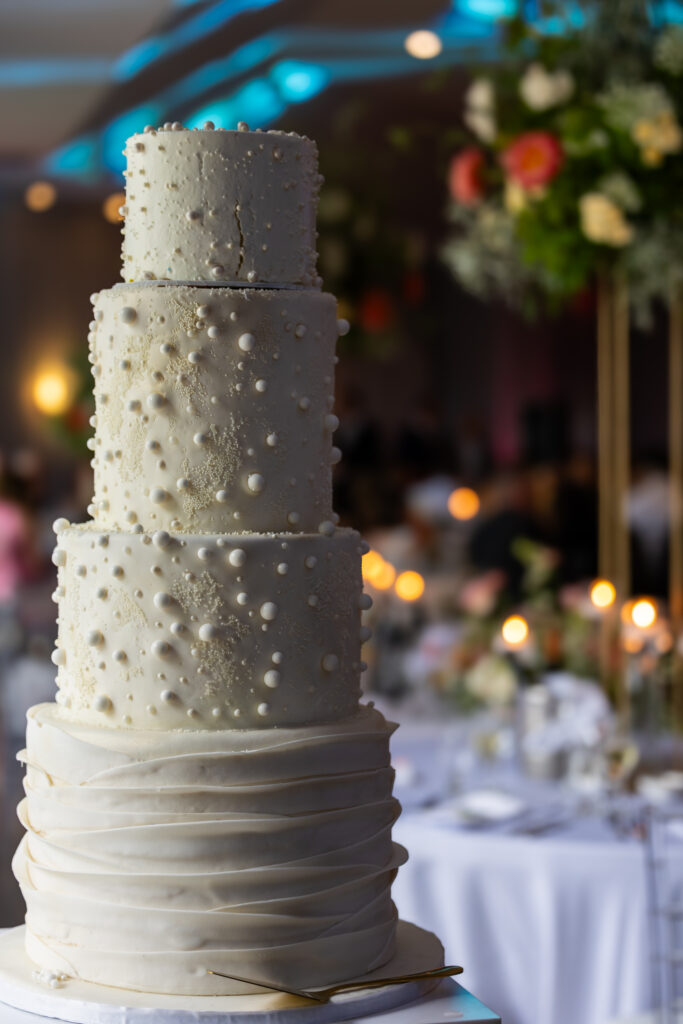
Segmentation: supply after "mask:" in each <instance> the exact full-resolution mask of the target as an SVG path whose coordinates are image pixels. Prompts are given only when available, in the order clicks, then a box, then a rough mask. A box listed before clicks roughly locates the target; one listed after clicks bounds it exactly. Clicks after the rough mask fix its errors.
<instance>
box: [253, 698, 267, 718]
mask: <svg viewBox="0 0 683 1024" xmlns="http://www.w3.org/2000/svg"><path fill="white" fill-rule="evenodd" d="M256 711H257V712H258V714H259V715H261V717H262V718H265V716H266V715H267V714H268V713H269V711H270V704H266V702H265V701H264V702H263V703H262V704H259V706H258V707H257V708H256Z"/></svg>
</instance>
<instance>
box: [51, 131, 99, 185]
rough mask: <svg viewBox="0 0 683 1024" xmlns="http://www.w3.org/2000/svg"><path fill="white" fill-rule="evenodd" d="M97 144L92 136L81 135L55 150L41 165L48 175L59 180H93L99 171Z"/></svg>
mask: <svg viewBox="0 0 683 1024" xmlns="http://www.w3.org/2000/svg"><path fill="white" fill-rule="evenodd" d="M98 157H99V154H98V152H97V143H96V140H95V138H94V137H93V136H91V135H82V136H80V137H79V138H77V139H72V140H71V142H67V143H66V145H64V146H60V148H59V149H55V150H54V151H53V152H52V153H50V155H49V156H48V157H47V159H46V160H45V161H44V163H43V167H44V169H45V171H46V172H47V173H48V174H53V175H55V176H57V177H60V178H82V179H86V180H87V179H88V178H94V177H95V176H96V175H97V174H98V173H99V170H100V165H99V158H98Z"/></svg>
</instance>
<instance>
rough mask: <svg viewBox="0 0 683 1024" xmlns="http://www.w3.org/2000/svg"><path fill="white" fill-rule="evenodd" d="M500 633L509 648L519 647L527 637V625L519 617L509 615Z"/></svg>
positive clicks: (524, 620)
mask: <svg viewBox="0 0 683 1024" xmlns="http://www.w3.org/2000/svg"><path fill="white" fill-rule="evenodd" d="M500 632H501V635H502V637H503V640H504V641H505V643H506V644H507V645H508V646H509V647H521V645H522V644H523V643H524V642H525V641H526V639H527V638H528V636H529V625H528V623H527V621H526V619H523V618H522V616H521V615H510V616H509V618H507V619H506V620H505V622H504V623H503V625H502V627H501V631H500Z"/></svg>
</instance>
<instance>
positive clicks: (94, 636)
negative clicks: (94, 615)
mask: <svg viewBox="0 0 683 1024" xmlns="http://www.w3.org/2000/svg"><path fill="white" fill-rule="evenodd" d="M85 642H86V643H87V644H88V645H89V646H90V647H99V646H100V644H103V643H104V637H103V636H102V634H101V633H100V631H99V629H91V630H90V632H89V633H88V634H87V635H86V638H85Z"/></svg>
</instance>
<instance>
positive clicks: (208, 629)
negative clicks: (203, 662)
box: [199, 622, 219, 641]
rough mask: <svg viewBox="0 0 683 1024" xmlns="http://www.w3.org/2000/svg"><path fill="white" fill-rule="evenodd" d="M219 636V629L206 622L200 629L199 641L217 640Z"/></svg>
mask: <svg viewBox="0 0 683 1024" xmlns="http://www.w3.org/2000/svg"><path fill="white" fill-rule="evenodd" d="M218 635H219V629H218V627H217V626H214V625H213V624H212V623H210V622H205V623H204V624H203V625H201V626H200V627H199V639H200V640H204V641H211V640H216V639H217V637H218Z"/></svg>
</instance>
